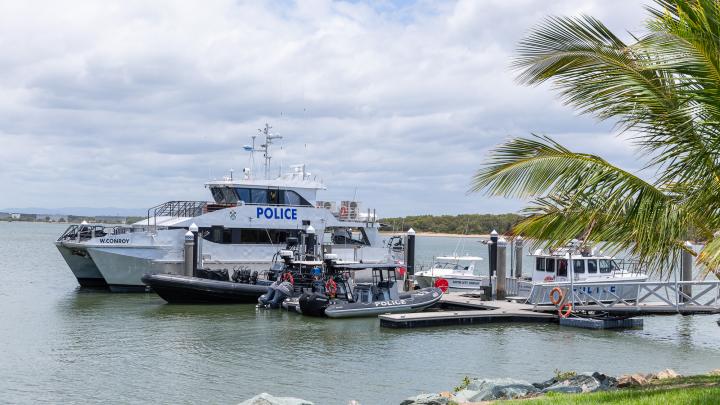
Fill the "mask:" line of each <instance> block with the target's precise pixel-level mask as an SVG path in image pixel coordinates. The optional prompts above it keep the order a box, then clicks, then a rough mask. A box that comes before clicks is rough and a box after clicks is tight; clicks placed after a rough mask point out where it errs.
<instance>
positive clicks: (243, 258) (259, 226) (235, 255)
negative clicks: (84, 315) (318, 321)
mask: <svg viewBox="0 0 720 405" xmlns="http://www.w3.org/2000/svg"><path fill="white" fill-rule="evenodd" d="M261 135H262V136H263V137H264V143H263V144H262V145H261V146H260V147H259V148H256V147H255V137H253V145H252V146H246V147H245V149H246V150H247V151H249V152H250V153H251V154H250V159H251V162H252V159H253V153H254V152H262V153H263V157H264V159H265V177H264V178H262V179H257V178H255V177H254V176H253V174H252V170H251V168H252V166H253V165H252V164H251V165H250V166H251V168H247V169H245V170H243V175H242V176H240V178H236V177H234V176H233V174H232V172H231V173H230V176H228V177H225V178H223V179H221V180H214V181H209V182H208V183H206V184H205V187H206V188H208V189H209V190H210V193H211V194H212V197H213V201H210V202H207V201H169V202H166V203H163V204H160V205H158V206H155V207H152V208H150V209H149V210H148V213H147V218H146V219H144V220H142V221H140V222H138V223H136V224H133V225H132V226H123V227H106V226H102V225H96V224H82V225H72V226H70V227H69V228H67V230H66V231H65V232H64V233H63V234H62V235H61V236H60V237H59V238H58V239H57V241H56V246H57V248H58V249H59V250H60V253H61V254H62V256H63V258H64V259H65V261H66V262H67V264H68V266H69V267H70V269H71V270H72V271H73V273H74V275H75V276H76V278H77V280H78V282H79V283H80V285H81V286H94V285H99V286H105V285H107V286H108V287H109V288H110V290H111V291H143V290H145V288H146V286H145V285H144V284H143V282H142V280H141V278H142V276H143V275H144V274H155V273H175V274H181V273H182V266H183V257H184V255H183V243H184V234H185V233H186V232H188V229H189V228H190V226H191V225H192V224H196V225H197V227H198V228H199V237H198V238H197V239H198V244H197V245H198V247H197V249H198V251H199V252H198V254H197V255H196V257H197V259H198V261H199V263H198V264H199V267H201V268H206V269H222V268H234V269H247V270H263V269H266V268H267V267H268V265H269V264H270V263H271V261H272V258H273V255H274V254H275V253H276V252H277V251H278V250H279V249H280V248H281V247H282V246H283V245H284V244H285V243H286V241H287V240H288V238H304V237H305V236H306V234H307V231H308V230H310V229H311V230H313V231H314V233H315V234H316V239H317V240H316V242H317V243H319V244H320V245H322V248H323V250H324V251H325V252H332V253H334V254H337V255H338V257H339V258H340V259H343V260H348V261H356V262H357V261H364V262H373V261H377V262H380V261H383V262H384V261H388V260H394V259H396V258H400V257H401V255H402V252H398V251H397V249H391V248H390V247H389V246H388V244H387V243H386V241H384V240H383V237H382V236H381V235H380V233H379V228H380V224H379V223H378V222H377V217H376V215H375V211H374V210H366V211H364V212H363V211H362V210H361V208H360V203H358V202H357V201H342V202H341V203H340V204H335V203H334V202H326V201H319V200H317V198H316V194H317V192H318V191H319V190H325V189H326V187H325V185H324V184H323V183H322V182H321V181H320V180H319V179H318V178H317V177H315V176H312V175H311V174H310V173H308V172H307V171H306V168H305V165H297V166H292V167H291V171H290V172H289V173H286V174H283V175H280V176H279V177H277V178H273V179H270V177H269V175H268V173H269V165H270V159H271V157H270V150H269V147H270V145H271V144H272V143H273V141H274V140H276V139H278V138H280V137H279V136H278V135H274V134H272V133H271V132H270V127H269V126H268V125H266V126H265V128H264V129H263V130H262V131H261ZM391 256H397V257H391Z"/></svg>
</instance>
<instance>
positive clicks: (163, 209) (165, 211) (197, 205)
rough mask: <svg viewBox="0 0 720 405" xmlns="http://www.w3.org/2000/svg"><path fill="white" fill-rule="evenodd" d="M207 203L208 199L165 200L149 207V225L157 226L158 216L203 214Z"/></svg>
mask: <svg viewBox="0 0 720 405" xmlns="http://www.w3.org/2000/svg"><path fill="white" fill-rule="evenodd" d="M207 205H208V203H207V201H168V202H164V203H162V204H159V205H156V206H154V207H150V208H149V209H148V211H147V226H148V227H151V228H152V227H157V217H173V218H177V217H197V216H199V215H202V214H203V212H204V209H205V208H206V206H207ZM151 218H152V219H153V220H152V221H151V220H150V219H151Z"/></svg>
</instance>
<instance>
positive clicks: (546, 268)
mask: <svg viewBox="0 0 720 405" xmlns="http://www.w3.org/2000/svg"><path fill="white" fill-rule="evenodd" d="M531 256H534V257H535V267H534V269H533V272H532V277H531V278H529V279H526V280H518V282H517V293H518V294H517V296H518V297H527V302H528V303H531V304H538V305H549V304H552V303H551V302H550V296H549V292H550V288H551V287H554V286H558V287H561V288H568V289H569V288H570V284H571V283H570V277H573V282H574V283H579V284H580V285H578V286H574V288H575V291H576V294H577V295H578V296H589V297H592V298H593V299H595V300H598V301H615V300H616V299H623V300H626V301H629V300H634V299H636V298H637V293H638V288H639V286H638V284H637V283H638V282H644V281H647V278H648V276H647V274H645V273H644V272H642V271H641V270H640V269H639V268H638V267H637V266H636V265H635V264H634V263H631V262H625V261H621V260H617V259H615V258H614V257H611V256H604V255H601V254H595V252H594V251H593V250H591V249H586V250H584V251H579V252H575V251H572V250H570V249H568V248H560V249H554V250H551V251H543V250H540V249H538V250H536V251H535V252H534V253H533V254H531ZM593 284H596V285H595V286H594V285H593Z"/></svg>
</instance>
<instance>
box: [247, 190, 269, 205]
mask: <svg viewBox="0 0 720 405" xmlns="http://www.w3.org/2000/svg"><path fill="white" fill-rule="evenodd" d="M250 202H251V203H253V204H267V203H268V191H267V189H264V188H252V189H250Z"/></svg>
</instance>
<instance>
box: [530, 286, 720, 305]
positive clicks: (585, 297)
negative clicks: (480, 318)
mask: <svg viewBox="0 0 720 405" xmlns="http://www.w3.org/2000/svg"><path fill="white" fill-rule="evenodd" d="M573 284H574V291H573V292H572V293H571V292H570V286H569V282H555V283H543V284H536V285H534V286H533V290H532V291H531V295H530V296H529V297H528V299H531V300H532V302H534V303H535V307H537V305H538V303H539V302H541V301H542V298H543V297H546V296H548V294H549V293H550V291H551V290H552V289H553V288H555V287H559V288H561V289H562V290H563V291H564V293H565V296H566V301H568V302H572V303H573V305H574V306H575V307H576V308H578V309H581V308H582V307H591V306H594V307H596V308H597V309H600V310H602V309H612V308H619V307H624V308H635V309H638V310H640V309H641V308H642V306H644V305H645V306H646V305H653V306H667V307H674V308H676V309H677V310H678V311H679V310H680V309H682V308H692V307H696V308H697V307H712V308H717V309H720V280H702V281H677V282H672V281H625V282H607V283H601V282H592V283H591V282H575V283H573ZM617 286H624V287H631V288H634V287H637V290H636V295H635V296H634V297H622V296H620V295H618V293H616V292H615V291H612V288H613V287H617ZM583 287H591V288H592V290H594V291H595V296H593V295H592V294H591V293H588V291H586V289H584V288H583ZM684 287H685V288H684ZM687 287H689V289H690V291H689V292H686V291H687V290H688V288H687ZM693 287H703V288H701V289H700V291H692V288H693ZM598 297H605V298H598Z"/></svg>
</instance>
